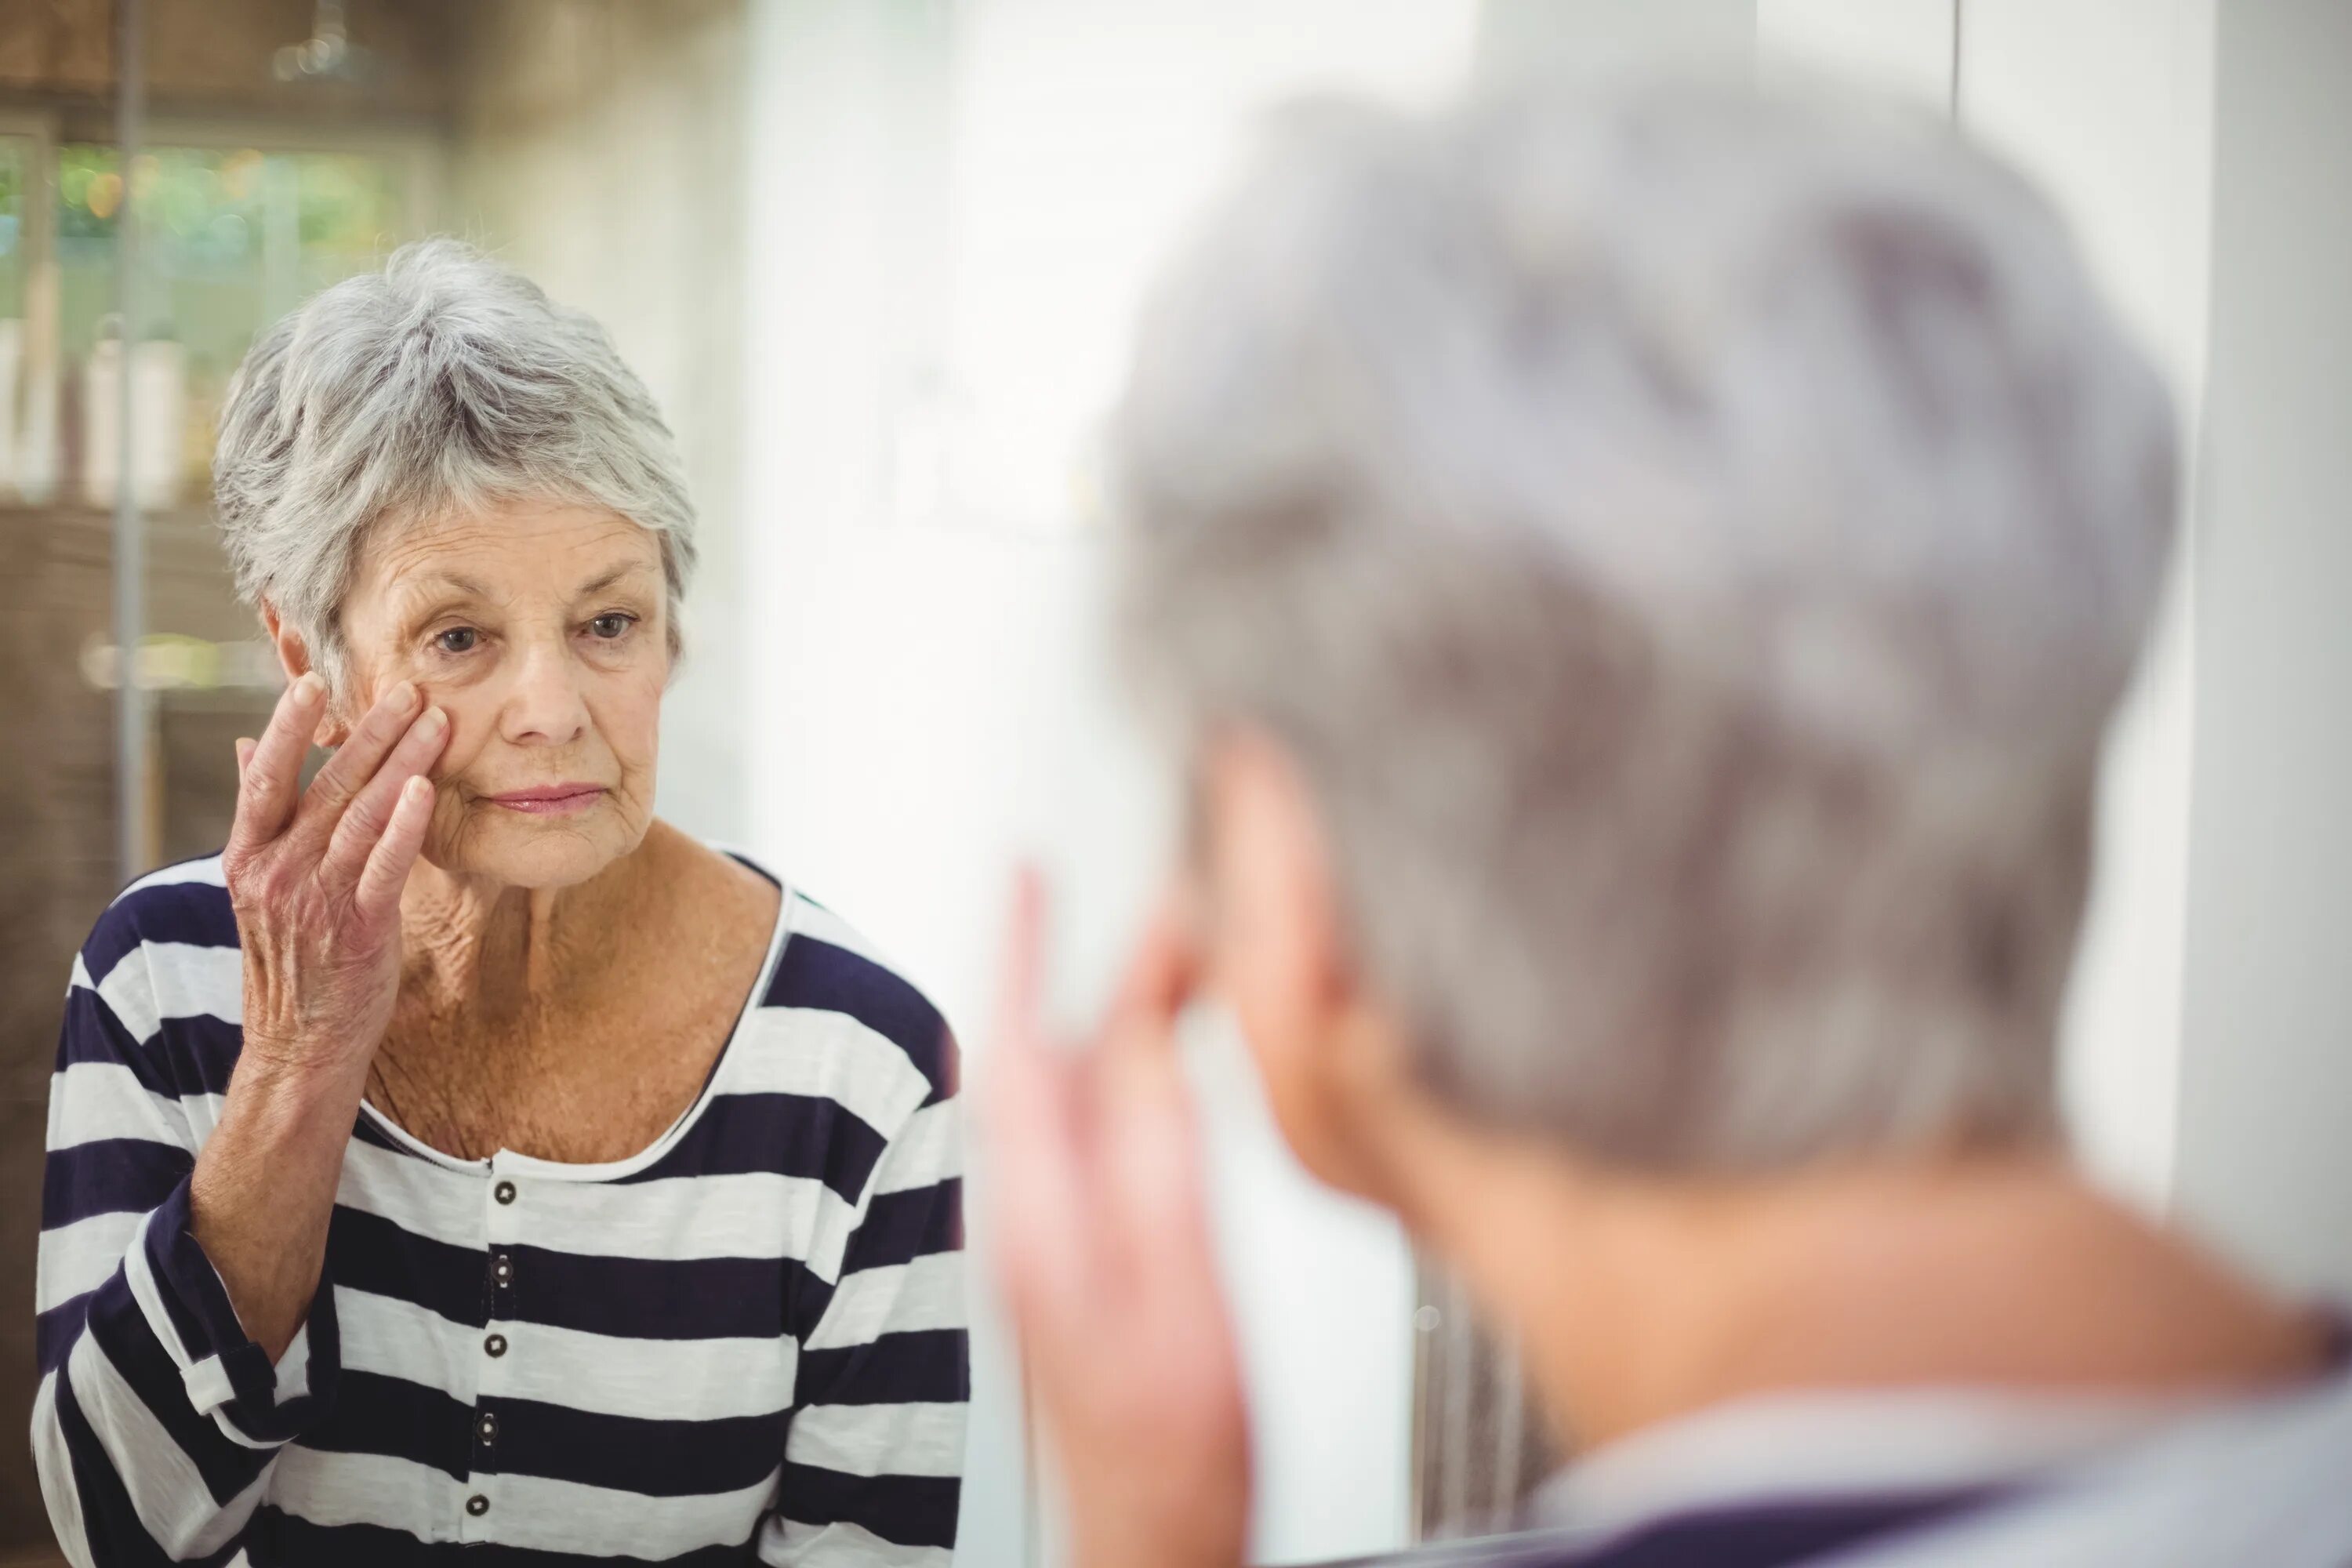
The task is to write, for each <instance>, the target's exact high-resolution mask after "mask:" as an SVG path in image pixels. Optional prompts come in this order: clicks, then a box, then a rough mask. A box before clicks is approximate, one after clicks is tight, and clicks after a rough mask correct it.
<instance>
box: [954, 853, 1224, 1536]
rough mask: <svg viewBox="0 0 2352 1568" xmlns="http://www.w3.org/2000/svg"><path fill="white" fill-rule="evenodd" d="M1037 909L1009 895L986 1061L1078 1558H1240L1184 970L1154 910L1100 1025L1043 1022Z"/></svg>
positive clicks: (1023, 1314)
mask: <svg viewBox="0 0 2352 1568" xmlns="http://www.w3.org/2000/svg"><path fill="white" fill-rule="evenodd" d="M1043 915H1044V911H1043V900H1042V898H1041V896H1040V894H1039V892H1038V890H1037V887H1036V884H1035V882H1034V879H1029V878H1024V880H1023V882H1022V885H1021V888H1020V890H1019V892H1018V894H1017V895H1016V898H1015V901H1014V908H1013V925H1012V934H1011V938H1010V942H1009V946H1008V952H1007V956H1006V960H1005V975H1004V982H1003V1002H1002V1008H1001V1011H1000V1014H999V1016H998V1019H997V1025H996V1033H995V1038H994V1040H993V1041H992V1045H991V1047H990V1049H989V1052H988V1055H987V1058H986V1062H987V1069H988V1073H989V1078H990V1092H989V1093H988V1094H987V1095H986V1097H985V1106H986V1110H987V1113H988V1128H987V1131H988V1132H989V1135H990V1148H989V1156H990V1160H991V1168H992V1173H993V1177H994V1180H993V1183H992V1188H993V1198H992V1204H991V1208H990V1213H991V1215H992V1219H993V1222H994V1226H993V1228H994V1233H995V1240H996V1252H997V1259H998V1266H999V1268H1000V1269H1001V1270H1002V1274H1003V1287H1004V1291H1005V1296H1006V1299H1007V1301H1008V1303H1009V1305H1010V1307H1011V1310H1012V1313H1013V1321H1014V1324H1015V1326H1016V1328H1017V1330H1018V1331H1019V1333H1020V1337H1021V1345H1022V1352H1023V1356H1024V1361H1025V1362H1026V1363H1027V1367H1028V1372H1029V1376H1030V1380H1031V1386H1032V1387H1033V1389H1034V1393H1035V1396H1036V1399H1037V1401H1038V1404H1039V1405H1040V1407H1041V1413H1042V1415H1043V1416H1044V1419H1045V1426H1046V1428H1047V1430H1048V1432H1049V1434H1050V1436H1051V1438H1052V1440H1053V1443H1054V1446H1055V1450H1056V1452H1057V1453H1058V1456H1059V1458H1060V1462H1061V1467H1062V1470H1063V1474H1064V1477H1065V1479H1066V1482H1067V1496H1068V1502H1069V1508H1070V1511H1071V1521H1070V1526H1071V1540H1070V1546H1071V1561H1072V1562H1073V1563H1076V1564H1078V1565H1079V1568H1234V1564H1237V1563H1240V1562H1241V1558H1242V1550H1243V1545H1244V1537H1245V1535H1246V1533H1247V1530H1248V1522H1249V1423H1248V1419H1247V1416H1246V1414H1245V1412H1244V1408H1243V1401H1242V1386H1241V1367H1240V1361H1239V1358H1238V1356H1237V1354H1236V1352H1235V1348H1234V1333H1233V1326H1232V1323H1231V1321H1230V1319H1229V1318H1228V1315H1227V1313H1226V1310H1225V1304H1224V1300H1223V1296H1222V1294H1221V1292H1220V1291H1219V1289H1218V1287H1217V1278H1216V1263H1215V1258H1214V1256H1213V1251H1212V1248H1211V1245H1210V1239H1209V1225H1208V1215H1207V1212H1206V1209H1205V1206H1204V1204H1203V1200H1202V1172H1201V1159H1200V1149H1199V1144H1198V1141H1197V1139H1196V1137H1195V1135H1194V1130H1193V1126H1192V1104H1191V1100H1190V1097H1189V1095H1188V1094H1187V1093H1186V1090H1185V1086H1184V1080H1183V1074H1182V1070H1181V1063H1180V1062H1179V1061H1178V1059H1177V1055H1176V1047H1175V1039H1174V1029H1175V1023H1176V1017H1177V1015H1178V1013H1179V1012H1181V1010H1182V1007H1183V1005H1184V1003H1185V1000H1186V998H1187V996H1188V995H1189V994H1190V993H1191V990H1192V959H1191V956H1190V954H1189V952H1188V950H1187V947H1186V944H1185V942H1184V940H1183V938H1182V935H1181V931H1180V929H1179V926H1178V923H1177V921H1175V920H1174V919H1173V918H1172V915H1171V914H1168V913H1163V914H1162V915H1161V916H1160V918H1158V919H1156V920H1155V921H1153V923H1152V925H1151V928H1150V931H1147V932H1146V934H1145V936H1144V939H1143V941H1142V942H1141V943H1140V945H1139V948H1138V951H1137V952H1136V955H1135V958H1134V961H1133V963H1132V965H1131V967H1130V970H1129V974H1128V976H1127V980H1126V983H1125V984H1124V985H1123V986H1122V988H1121V990H1120V994H1119V996H1118V1000H1117V1001H1116V1002H1115V1003H1114V1004H1113V1005H1112V1007H1111V1011H1110V1015H1109V1016H1108V1019H1107V1020H1106V1021H1105V1023H1104V1025H1103V1026H1102V1028H1101V1030H1100V1032H1099V1033H1098V1034H1097V1036H1096V1037H1095V1038H1094V1039H1093V1040H1092V1041H1091V1042H1089V1043H1088V1044H1087V1047H1085V1048H1084V1049H1083V1050H1073V1049H1065V1048H1060V1047H1058V1045H1057V1044H1056V1043H1055V1042H1052V1041H1050V1040H1048V1038H1047V1037H1046V1033H1045V1028H1044V1026H1042V1024H1041V1023H1040V1021H1039V1016H1038V1009H1039V1006H1040V991H1039V974H1038V972H1039V963H1040V960H1039V950H1040V944H1041V926H1042V922H1043Z"/></svg>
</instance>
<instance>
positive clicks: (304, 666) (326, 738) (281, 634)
mask: <svg viewBox="0 0 2352 1568" xmlns="http://www.w3.org/2000/svg"><path fill="white" fill-rule="evenodd" d="M261 629H262V630H263V631H265V632H267V633H268V635H269V642H270V646H271V647H275V648H276V649H277V650H278V668H280V669H283V670H284V671H285V672H286V679H287V681H288V682H289V684H290V683H292V682H294V681H297V680H299V679H302V677H303V676H305V675H308V674H309V673H310V671H311V670H312V669H314V668H317V664H316V662H315V661H314V660H313V659H312V658H311V657H310V644H309V643H308V642H306V641H304V640H303V637H302V634H301V633H300V632H298V631H296V630H295V629H294V628H293V626H290V625H289V624H288V622H287V621H286V618H285V617H284V616H280V615H279V614H278V606H277V605H273V604H271V603H270V602H269V601H268V600H267V599H264V600H263V601H262V602H261ZM324 673H325V672H324V671H323V670H322V671H320V674H322V675H323V674H324ZM340 710H341V703H340V702H338V701H337V700H336V694H335V692H334V691H333V690H332V689H329V691H328V693H327V712H326V716H325V717H324V718H322V719H320V721H319V732H318V733H317V734H315V735H313V736H312V737H311V741H312V742H313V743H315V744H317V745H321V746H338V745H341V744H342V742H343V737H344V736H345V735H346V734H347V733H348V732H349V731H350V728H351V727H350V726H349V725H347V724H345V723H344V722H343V721H342V720H341V718H340V717H338V714H339V712H340Z"/></svg>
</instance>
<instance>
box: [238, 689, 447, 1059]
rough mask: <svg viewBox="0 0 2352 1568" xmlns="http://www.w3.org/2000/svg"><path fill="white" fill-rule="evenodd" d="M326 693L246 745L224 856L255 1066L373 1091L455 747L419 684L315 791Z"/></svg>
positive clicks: (284, 713)
mask: <svg viewBox="0 0 2352 1568" xmlns="http://www.w3.org/2000/svg"><path fill="white" fill-rule="evenodd" d="M325 703H326V683H325V682H324V681H322V680H320V679H319V677H318V676H317V675H315V674H307V675H304V676H303V677H302V678H301V679H299V680H297V681H295V682H294V684H293V685H292V686H290V687H289V688H288V689H287V691H286V694H285V695H284V696H283V697H281V698H280V699H279V700H278V710H277V712H276V713H275V714H274V715H273V716H272V717H271V719H270V721H269V728H268V730H267V731H264V732H263V734H262V737H261V739H260V741H259V742H250V741H241V742H238V743H237V796H236V827H235V828H234V829H233V830H232V832H231V833H230V836H229V842H228V847H227V849H226V851H225V852H224V853H223V854H222V856H221V868H222V871H223V872H224V873H225V875H226V880H227V883H228V891H229V900H230V902H231V903H232V904H233V905H234V906H235V907H236V926H237V939H238V941H239V942H242V943H243V945H244V949H245V1050H244V1055H243V1058H242V1059H243V1060H246V1061H251V1062H253V1063H254V1064H255V1065H256V1066H257V1067H265V1066H266V1067H268V1068H276V1069H279V1070H280V1071H282V1072H284V1073H288V1074H291V1075H299V1076H306V1077H307V1076H310V1075H311V1074H313V1073H323V1074H324V1075H325V1076H326V1077H327V1078H329V1079H336V1080H346V1079H357V1080H363V1079H364V1077H365V1074H366V1070H367V1064H368V1062H369V1060H370V1058H372V1057H373V1055H374V1053H375V1047H376V1046H377V1044H378V1042H380V1041H381V1040H382V1039H383V1032H384V1029H385V1028H386V1026H389V1025H390V1023H391V1021H392V1009H393V1002H394V996H395V995H396V994H397V992H398V990H399V986H400V892H401V889H402V888H403V887H404V885H405V884H406V882H407V880H408V871H409V868H410V867H411V866H413V865H415V862H416V856H417V852H418V851H419V850H420V849H421V848H422V847H424V844H425V826H426V825H427V824H428V823H429V822H430V821H431V819H432V815H433V786H432V784H431V783H430V782H429V781H427V780H426V779H425V776H424V774H425V769H427V768H429V767H431V766H432V765H433V763H434V760H435V759H436V758H437V757H438V756H440V754H441V748H442V747H443V745H445V744H446V742H447V741H448V736H449V721H448V718H447V716H446V714H444V713H443V712H442V711H441V710H439V709H437V708H432V709H426V710H425V711H424V712H423V713H422V714H419V712H418V711H417V710H418V708H419V707H420V706H421V699H420V698H419V696H418V693H417V690H416V688H415V686H413V685H411V684H409V683H408V682H406V681H403V682H402V683H401V684H400V685H398V686H396V687H394V689H392V690H391V691H390V692H388V693H386V694H385V695H384V697H383V699H382V700H380V701H378V702H377V703H376V705H375V707H374V709H373V710H371V711H370V712H369V714H368V715H367V717H366V718H365V719H363V720H362V721H361V722H360V724H359V727H358V728H357V729H355V730H354V731H352V735H351V738H350V739H349V740H348V741H347V742H344V744H343V746H342V748H341V750H340V751H339V752H336V754H335V756H334V758H333V759H332V760H331V761H330V762H329V763H327V764H326V766H324V767H322V768H320V770H319V773H318V776H317V777H316V778H314V779H312V780H311V781H310V788H309V789H308V790H307V791H306V790H303V789H302V788H301V787H300V778H301V769H302V757H303V753H304V752H305V751H306V750H307V749H308V747H309V744H310V737H311V735H312V734H313V733H315V732H316V731H317V729H318V725H319V721H320V716H321V714H322V713H323V711H324V710H325Z"/></svg>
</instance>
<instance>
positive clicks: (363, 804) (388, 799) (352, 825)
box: [319, 708, 449, 889]
mask: <svg viewBox="0 0 2352 1568" xmlns="http://www.w3.org/2000/svg"><path fill="white" fill-rule="evenodd" d="M448 742H449V716H448V715H447V714H446V713H444V712H443V711H442V710H440V709H438V708H427V709H426V710H425V711H424V712H422V713H420V714H418V715H417V717H416V721H415V723H413V724H411V725H409V727H408V731H407V733H405V734H404V735H403V736H401V738H400V742H399V744H397V745H395V746H394V747H393V749H392V754H391V755H390V756H388V757H386V758H385V759H384V760H383V766H382V767H380V768H378V769H376V771H375V777H373V778H372V779H370V780H369V781H368V782H367V787H365V788H364V789H362V790H361V791H360V793H359V795H358V796H357V797H356V798H354V799H353V800H352V804H351V805H350V806H349V807H348V808H346V809H345V811H344V812H343V815H342V817H341V820H339V821H338V822H337V823H336V824H335V831H334V835H333V837H331V838H329V839H328V841H327V852H326V854H324V855H323V856H321V857H320V860H319V879H320V883H321V884H322V885H324V886H325V887H327V888H330V889H343V888H348V887H350V886H352V884H353V883H355V882H357V881H358V880H359V879H360V875H361V873H362V871H363V870H364V869H365V868H366V867H367V862H368V856H369V855H370V854H371V853H372V852H373V850H374V848H375V846H376V841H377V840H378V839H379V838H381V837H383V830H384V827H385V826H386V825H387V824H389V823H390V822H391V821H392V814H393V811H394V808H395V807H396V806H397V805H399V804H400V797H401V791H402V790H403V789H404V788H405V787H406V786H407V784H408V781H409V780H410V779H413V778H415V777H416V776H417V775H418V774H420V773H424V772H425V770H426V769H428V768H430V767H431V766H432V765H433V763H434V761H435V759H436V758H437V757H439V756H440V755H441V749H442V748H443V747H444V746H446V745H447V744H448Z"/></svg>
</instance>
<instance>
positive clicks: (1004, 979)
mask: <svg viewBox="0 0 2352 1568" xmlns="http://www.w3.org/2000/svg"><path fill="white" fill-rule="evenodd" d="M1044 966H1045V882H1044V880H1043V879H1041V878H1040V877H1039V876H1038V874H1037V868H1035V867H1034V866H1029V865H1024V866H1022V867H1020V868H1018V869H1016V870H1015V871H1014V872H1013V904H1012V909H1011V910H1010V911H1009V913H1008V914H1007V915H1006V918H1005V921H1004V957H1003V962H1002V963H1000V964H999V965H998V968H997V990H996V1019H995V1037H997V1038H999V1039H1013V1038H1028V1037H1033V1036H1034V1035H1035V1034H1036V1032H1037V1029H1038V1024H1039V1017H1038V1015H1039V1011H1040V1009H1041V1007H1042V1005H1043V1003H1042V998H1041V992H1042V981H1041V974H1042V972H1043V970H1044Z"/></svg>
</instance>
